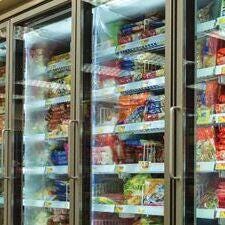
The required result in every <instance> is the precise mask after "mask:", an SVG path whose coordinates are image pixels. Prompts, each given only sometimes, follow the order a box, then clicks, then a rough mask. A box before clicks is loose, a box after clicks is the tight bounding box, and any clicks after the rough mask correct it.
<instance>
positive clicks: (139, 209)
mask: <svg viewBox="0 0 225 225" xmlns="http://www.w3.org/2000/svg"><path fill="white" fill-rule="evenodd" d="M144 212H145V209H144V207H142V206H138V208H137V213H138V214H144Z"/></svg>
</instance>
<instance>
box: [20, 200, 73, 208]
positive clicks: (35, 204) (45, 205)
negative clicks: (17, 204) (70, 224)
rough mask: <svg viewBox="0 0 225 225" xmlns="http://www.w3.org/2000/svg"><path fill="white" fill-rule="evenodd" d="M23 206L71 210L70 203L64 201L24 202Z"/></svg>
mask: <svg viewBox="0 0 225 225" xmlns="http://www.w3.org/2000/svg"><path fill="white" fill-rule="evenodd" d="M23 206H26V207H38V208H53V209H69V208H70V203H69V202H63V201H44V200H30V199H29V200H28V199H24V200H23Z"/></svg>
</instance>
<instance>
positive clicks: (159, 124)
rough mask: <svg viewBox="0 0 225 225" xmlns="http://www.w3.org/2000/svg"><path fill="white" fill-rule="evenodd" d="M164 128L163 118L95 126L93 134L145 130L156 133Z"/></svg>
mask: <svg viewBox="0 0 225 225" xmlns="http://www.w3.org/2000/svg"><path fill="white" fill-rule="evenodd" d="M164 129H165V120H156V121H148V122H139V123H129V124H123V125H115V126H96V127H94V128H93V134H104V133H109V134H110V133H129V132H135V133H138V132H146V133H158V132H162V131H164Z"/></svg>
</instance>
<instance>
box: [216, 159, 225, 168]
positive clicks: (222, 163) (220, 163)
mask: <svg viewBox="0 0 225 225" xmlns="http://www.w3.org/2000/svg"><path fill="white" fill-rule="evenodd" d="M215 170H225V161H217V162H216V166H215Z"/></svg>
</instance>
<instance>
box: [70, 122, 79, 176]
mask: <svg viewBox="0 0 225 225" xmlns="http://www.w3.org/2000/svg"><path fill="white" fill-rule="evenodd" d="M78 124H79V121H78V120H70V122H69V139H70V140H72V138H74V142H75V144H74V146H76V142H77V140H76V138H75V137H76V135H77V127H78ZM73 125H75V137H73V136H72V132H71V127H73ZM74 146H73V147H72V146H70V150H69V151H70V152H69V154H70V157H71V154H72V153H74V157H75V160H74V162H75V165H69V179H71V180H77V179H79V175H78V165H77V163H78V162H77V149H75V151H71V150H72V149H71V147H72V148H74ZM71 166H74V168H75V171H74V173H73V172H71V169H70V168H71Z"/></svg>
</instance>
